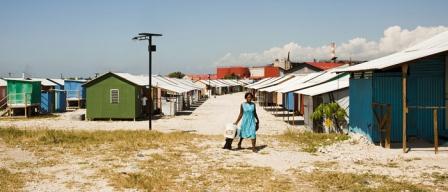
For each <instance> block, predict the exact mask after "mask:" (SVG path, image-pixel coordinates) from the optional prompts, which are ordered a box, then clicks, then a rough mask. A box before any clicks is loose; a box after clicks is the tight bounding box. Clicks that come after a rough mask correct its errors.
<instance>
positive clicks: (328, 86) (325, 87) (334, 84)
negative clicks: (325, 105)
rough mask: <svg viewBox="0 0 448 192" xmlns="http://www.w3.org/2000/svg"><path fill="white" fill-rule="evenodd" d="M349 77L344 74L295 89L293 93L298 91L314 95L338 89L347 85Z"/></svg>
mask: <svg viewBox="0 0 448 192" xmlns="http://www.w3.org/2000/svg"><path fill="white" fill-rule="evenodd" d="M349 79H350V75H345V76H343V77H341V78H338V79H335V80H333V81H329V82H326V83H322V84H320V85H316V86H313V87H310V88H306V89H302V90H299V91H296V92H295V93H300V94H303V95H309V96H315V95H320V94H324V93H329V92H332V91H336V90H340V89H345V88H347V87H349Z"/></svg>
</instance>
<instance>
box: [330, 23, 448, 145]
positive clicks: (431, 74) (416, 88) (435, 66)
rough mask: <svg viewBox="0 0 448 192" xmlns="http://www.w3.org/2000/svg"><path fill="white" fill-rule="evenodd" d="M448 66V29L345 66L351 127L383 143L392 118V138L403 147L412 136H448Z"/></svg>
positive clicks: (427, 138) (425, 137) (417, 137)
mask: <svg viewBox="0 0 448 192" xmlns="http://www.w3.org/2000/svg"><path fill="white" fill-rule="evenodd" d="M447 65H448V32H444V33H441V34H439V35H436V36H434V37H432V38H430V39H428V40H426V41H424V42H422V43H419V44H417V45H414V46H412V47H410V48H408V49H405V50H403V51H400V52H397V53H394V54H392V55H388V56H385V57H382V58H378V59H375V60H371V61H368V62H365V63H361V64H358V65H354V66H350V67H348V68H344V69H340V70H339V72H350V74H351V75H350V89H349V95H350V120H349V129H350V131H352V132H357V133H361V134H363V135H365V136H367V138H369V139H370V140H371V141H373V142H379V141H380V139H381V138H382V135H384V134H383V133H382V132H381V130H380V127H382V125H384V122H387V124H388V125H389V126H388V127H390V141H391V142H401V143H402V144H403V149H405V148H407V141H408V138H415V139H418V140H426V141H429V142H433V141H435V140H438V138H439V137H448V128H447V127H448V126H447V122H446V115H447V113H446V108H445V107H446V106H447V104H448V92H447V91H448V90H447V89H446V85H448V84H447V81H448V77H447V69H448V68H447V67H446V66H447ZM384 106H386V107H384ZM387 108H389V109H387ZM435 122H437V123H435ZM434 125H437V127H438V128H437V129H435V128H434V127H436V126H434ZM383 130H384V129H383ZM435 131H437V132H438V134H435Z"/></svg>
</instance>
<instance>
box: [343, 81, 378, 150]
mask: <svg viewBox="0 0 448 192" xmlns="http://www.w3.org/2000/svg"><path fill="white" fill-rule="evenodd" d="M349 93H350V109H349V110H350V120H349V129H350V131H352V132H356V133H361V134H363V135H366V136H367V138H369V139H370V140H373V141H377V140H378V138H377V136H378V135H377V134H373V131H372V129H373V118H372V117H373V111H372V79H350V89H349Z"/></svg>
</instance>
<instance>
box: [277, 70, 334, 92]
mask: <svg viewBox="0 0 448 192" xmlns="http://www.w3.org/2000/svg"><path fill="white" fill-rule="evenodd" d="M324 73H326V72H316V73H310V74H307V75H306V76H305V77H303V78H301V79H299V80H296V81H295V82H294V83H289V84H288V85H286V86H285V87H283V88H281V89H278V90H277V92H280V93H287V92H291V91H294V90H297V89H300V87H302V84H303V83H305V82H307V81H310V80H311V79H314V78H317V77H319V76H321V75H323V74H324Z"/></svg>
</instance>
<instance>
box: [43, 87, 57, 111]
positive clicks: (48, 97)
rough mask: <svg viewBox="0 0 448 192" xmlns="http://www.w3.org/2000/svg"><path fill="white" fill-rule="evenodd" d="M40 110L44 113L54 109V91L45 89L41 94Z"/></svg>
mask: <svg viewBox="0 0 448 192" xmlns="http://www.w3.org/2000/svg"><path fill="white" fill-rule="evenodd" d="M40 97H41V99H40V112H41V113H43V114H47V113H53V111H54V92H47V91H43V92H42V93H41V94H40Z"/></svg>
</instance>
